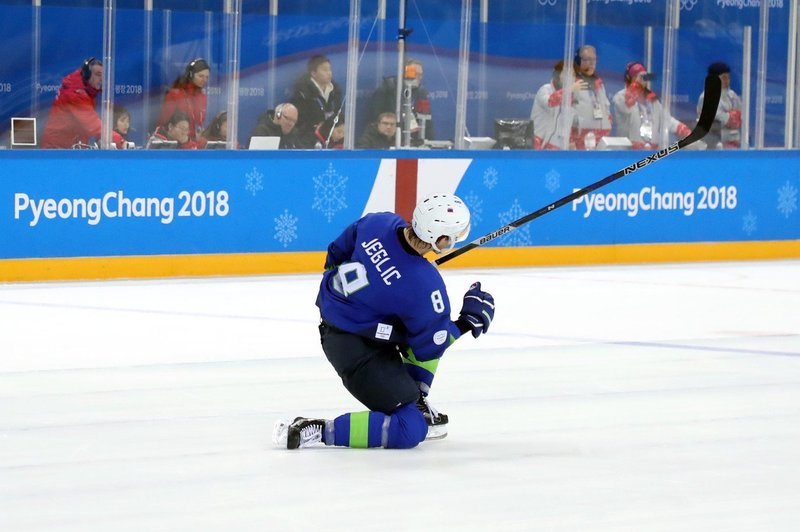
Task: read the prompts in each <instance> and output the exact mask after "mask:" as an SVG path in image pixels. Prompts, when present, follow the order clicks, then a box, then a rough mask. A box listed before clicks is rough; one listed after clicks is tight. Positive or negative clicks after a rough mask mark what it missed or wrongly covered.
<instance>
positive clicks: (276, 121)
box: [250, 103, 301, 150]
mask: <svg viewBox="0 0 800 532" xmlns="http://www.w3.org/2000/svg"><path fill="white" fill-rule="evenodd" d="M298 115H299V113H298V111H297V107H295V106H294V104H291V103H281V104H278V105H276V106H275V109H268V110H267V111H265V112H264V113H263V114H262V115H261V116H260V117H258V123H257V124H256V127H254V128H253V131H252V132H251V133H250V138H252V137H280V138H281V143H280V145H279V146H278V148H279V149H281V150H294V149H298V148H300V147H301V146H300V143H299V139H298V136H297V132H296V130H295V125H296V124H297V118H298Z"/></svg>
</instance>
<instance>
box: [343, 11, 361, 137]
mask: <svg viewBox="0 0 800 532" xmlns="http://www.w3.org/2000/svg"><path fill="white" fill-rule="evenodd" d="M360 27H361V0H350V27H349V28H348V37H347V88H346V89H345V97H344V101H345V102H348V103H349V105H348V106H347V107H348V108H347V116H346V117H345V118H346V120H345V126H344V147H345V149H347V150H352V149H353V148H354V147H355V145H356V143H355V136H356V128H355V125H356V98H357V89H358V47H359V39H358V29H359V28H360Z"/></svg>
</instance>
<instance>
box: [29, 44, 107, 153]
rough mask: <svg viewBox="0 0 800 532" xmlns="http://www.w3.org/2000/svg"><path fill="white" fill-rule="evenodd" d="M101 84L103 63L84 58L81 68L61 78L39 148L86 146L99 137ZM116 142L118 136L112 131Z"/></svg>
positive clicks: (92, 58)
mask: <svg viewBox="0 0 800 532" xmlns="http://www.w3.org/2000/svg"><path fill="white" fill-rule="evenodd" d="M102 85H103V63H102V62H101V61H100V60H99V59H97V58H95V57H89V58H87V59H86V60H85V61H84V62H83V64H82V65H81V67H80V68H79V69H78V70H75V71H74V72H71V73H70V74H67V75H66V76H65V77H64V79H63V80H61V88H59V89H58V93H57V94H56V99H55V101H54V102H53V106H52V107H51V108H50V114H49V115H48V117H47V125H46V126H45V128H44V134H43V135H42V142H41V144H40V147H42V148H72V147H73V146H75V145H83V146H84V147H86V146H87V145H88V144H89V140H90V139H92V138H95V139H97V138H99V137H100V128H101V126H100V115H98V114H97V109H96V98H97V95H98V94H100V88H101V87H102ZM113 137H114V138H113V140H114V142H115V143H116V142H117V140H118V137H119V140H122V139H121V136H120V135H119V134H118V133H114V134H113Z"/></svg>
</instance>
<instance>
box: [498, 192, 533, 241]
mask: <svg viewBox="0 0 800 532" xmlns="http://www.w3.org/2000/svg"><path fill="white" fill-rule="evenodd" d="M526 214H527V212H525V211H524V210H522V207H521V206H520V204H519V200H517V199H515V200H514V203H513V204H512V205H511V208H510V209H508V210H507V211H505V212H501V213H500V214H499V215H498V218H500V223H501V224H502V225H503V226H505V225H508V224H510V223H511V222H513V221H514V220H517V219H519V218H522V217H523V216H525V215H526ZM499 243H500V244H502V245H504V246H530V245H531V233H530V229H529V226H527V225H523V226H521V227H519V228H518V229H515V230H513V231H511V232H510V233H508V234H506V235H505V236H503V237H501V238H500V240H499Z"/></svg>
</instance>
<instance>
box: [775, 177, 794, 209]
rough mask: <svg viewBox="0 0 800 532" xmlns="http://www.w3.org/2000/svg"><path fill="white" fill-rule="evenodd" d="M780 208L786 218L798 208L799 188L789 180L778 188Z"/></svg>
mask: <svg viewBox="0 0 800 532" xmlns="http://www.w3.org/2000/svg"><path fill="white" fill-rule="evenodd" d="M778 210H779V211H780V213H781V214H783V216H784V217H786V218H788V217H789V215H790V214H792V213H793V212H794V211H796V210H797V189H796V188H795V187H793V186H792V184H791V183H789V182H788V181H787V182H786V183H784V185H783V186H782V187H781V188H779V189H778Z"/></svg>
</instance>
